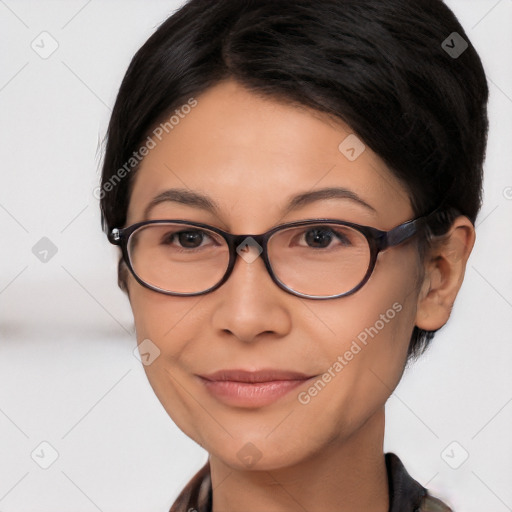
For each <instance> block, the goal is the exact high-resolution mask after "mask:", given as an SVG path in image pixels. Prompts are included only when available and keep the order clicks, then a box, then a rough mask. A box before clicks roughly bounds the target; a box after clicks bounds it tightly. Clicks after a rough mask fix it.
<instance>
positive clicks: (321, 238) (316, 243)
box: [304, 226, 352, 249]
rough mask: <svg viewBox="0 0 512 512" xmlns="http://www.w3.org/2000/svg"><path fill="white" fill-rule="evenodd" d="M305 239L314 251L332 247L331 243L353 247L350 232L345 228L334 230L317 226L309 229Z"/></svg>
mask: <svg viewBox="0 0 512 512" xmlns="http://www.w3.org/2000/svg"><path fill="white" fill-rule="evenodd" d="M304 239H305V241H306V243H307V244H308V246H309V247H311V248H313V249H324V248H326V247H329V246H330V245H331V242H336V241H338V242H340V243H341V245H344V246H351V245H352V242H351V237H350V231H349V230H344V229H343V228H338V229H334V228H333V227H329V226H316V227H313V228H308V229H307V230H306V231H305V233H304Z"/></svg>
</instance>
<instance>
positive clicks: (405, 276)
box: [127, 81, 419, 469]
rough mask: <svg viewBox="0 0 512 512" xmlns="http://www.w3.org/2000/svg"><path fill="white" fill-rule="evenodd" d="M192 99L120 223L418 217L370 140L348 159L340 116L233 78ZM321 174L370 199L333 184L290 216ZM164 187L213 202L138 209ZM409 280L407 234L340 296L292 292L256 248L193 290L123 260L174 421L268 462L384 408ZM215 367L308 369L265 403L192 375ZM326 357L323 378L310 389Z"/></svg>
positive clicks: (404, 341)
mask: <svg viewBox="0 0 512 512" xmlns="http://www.w3.org/2000/svg"><path fill="white" fill-rule="evenodd" d="M196 100H197V105H196V106H195V107H194V108H192V109H191V111H190V113H188V114H187V115H185V116H183V117H182V118H181V119H180V121H179V123H178V124H176V125H175V126H174V128H173V129H172V130H170V131H169V133H167V134H166V133H165V132H164V135H163V137H162V140H161V141H159V142H157V145H156V147H154V148H153V149H151V151H150V152H149V154H148V155H147V156H146V157H145V159H144V160H143V162H142V164H141V167H140V170H139V171H138V172H137V175H136V176H135V179H134V184H133V192H132V195H131V199H130V204H129V211H128V219H127V225H130V224H132V223H135V222H139V221H142V220H146V219H184V220H190V221H198V222H202V223H206V224H210V225H212V226H216V227H218V228H221V229H224V230H225V231H228V232H230V233H235V234H244V233H251V234H259V233H263V232H264V231H267V230H269V229H270V228H272V227H273V226H275V225H277V224H282V223H284V222H292V221H299V220H305V219H310V218H334V219H339V220H345V221H350V222H355V223H358V224H363V225H368V226H374V227H376V228H379V229H382V230H389V229H391V228H393V227H395V226H396V225H398V224H401V223H403V222H405V221H406V220H409V219H411V218H413V217H414V214H413V210H412V208H411V204H410V201H409V199H408V196H407V194H406V190H405V188H404V187H403V186H402V185H401V184H400V183H399V182H398V181H397V180H396V179H395V178H394V177H393V176H392V175H391V174H390V173H389V171H388V170H387V169H386V167H385V166H384V164H383V162H382V161H381V160H380V159H379V158H378V157H377V156H376V155H375V154H374V153H373V152H372V151H371V150H370V149H369V148H366V149H365V150H364V151H363V152H362V153H361V154H360V155H359V156H358V157H357V158H356V159H355V160H354V159H353V155H351V154H350V153H348V156H350V157H351V158H350V159H349V158H347V156H346V154H344V153H343V152H342V150H343V148H344V146H343V145H342V150H340V149H339V146H340V144H341V143H342V142H343V141H344V139H345V138H346V137H347V136H348V135H349V134H350V133H351V132H350V129H349V128H348V127H347V126H344V125H343V124H341V123H339V124H338V125H336V124H334V123H333V122H328V121H327V118H326V117H324V116H323V115H322V114H319V113H316V112H312V111H310V110H308V109H305V108H297V107H292V106H285V105H283V104H281V103H279V102H274V101H271V100H267V99H261V98H259V97H257V96H255V95H253V94H252V93H249V92H247V91H246V90H244V89H243V88H241V86H239V85H237V84H236V83H235V82H232V81H226V82H224V83H221V84H219V85H217V86H215V87H213V88H211V89H209V90H208V91H207V92H206V93H204V94H203V95H201V96H199V97H197V98H196ZM354 156H357V153H355V155H354ZM326 187H343V188H346V189H349V190H350V191H352V192H353V193H354V194H357V196H359V197H360V198H361V199H362V200H363V201H364V202H366V203H368V204H369V205H370V206H371V208H369V207H366V206H364V205H363V204H361V203H359V202H357V201H356V200H353V199H348V198H340V197H334V198H330V199H320V200H316V201H313V202H310V203H306V204H302V205H301V206H300V207H297V208H296V209H294V210H292V211H290V212H288V213H286V214H285V215H283V211H284V208H285V206H286V205H287V204H288V202H289V201H290V200H291V198H293V197H294V196H296V195H298V194H304V193H307V192H311V191H315V190H319V189H323V188H326ZM172 188H180V189H185V190H188V191H193V192H196V193H200V194H203V195H205V196H208V198H210V200H211V201H212V202H215V203H216V204H217V205H218V211H217V212H216V213H215V214H214V213H212V212H209V211H207V210H206V209H202V208H199V207H197V206H191V205H185V204H182V203H179V202H173V201H165V202H160V203H159V204H157V205H156V206H154V207H153V208H152V209H151V210H150V213H149V214H148V215H147V217H145V215H144V211H145V209H146V207H147V206H148V205H149V203H150V202H151V201H152V199H153V198H155V197H156V196H158V195H159V194H161V193H162V192H164V191H166V190H168V189H172ZM418 279H419V268H418V260H417V256H416V249H415V246H414V244H409V243H405V244H403V245H400V246H398V247H393V248H391V249H389V250H387V251H385V252H383V253H381V254H380V255H379V257H378V261H377V265H376V268H375V270H374V273H373V275H372V276H371V278H370V280H369V281H368V282H367V283H366V284H365V285H364V286H363V288H361V289H360V290H359V291H357V292H356V293H354V294H352V295H349V296H346V297H342V298H337V299H329V300H312V299H305V298H300V297H297V296H294V295H291V294H289V293H287V292H285V291H284V290H282V289H280V288H279V287H278V286H277V285H276V284H275V283H274V282H273V281H272V280H271V277H270V276H269V275H268V273H267V271H266V269H265V266H264V263H263V260H262V259H261V258H260V257H258V258H256V259H255V260H254V261H252V262H248V261H246V260H244V259H243V258H237V261H236V265H235V267H234V270H233V273H232V274H231V276H230V278H229V279H228V281H227V282H226V283H224V284H223V285H222V286H221V287H220V288H218V289H217V290H215V291H213V292H211V293H208V294H205V295H202V296H195V297H176V296H167V295H164V294H160V293H157V292H154V291H151V290H149V289H146V288H144V287H142V286H140V285H139V284H138V283H137V282H136V281H135V280H134V279H133V277H132V276H131V274H130V276H129V281H128V287H129V296H130V301H131V306H132V309H133V313H134V318H135V326H136V331H137V340H138V343H141V342H142V341H143V340H145V339H149V340H151V342H152V343H154V344H155V345H156V346H157V347H158V349H159V350H160V355H159V356H158V357H157V358H156V359H154V361H153V362H152V363H151V364H149V365H147V366H145V367H144V368H145V371H146V374H147V376H148V379H149V382H150V384H151V386H152V387H153V389H154V391H155V393H156V395H157V397H158V399H159V400H160V402H161V403H162V405H163V406H164V408H165V409H166V411H167V412H168V414H169V415H170V416H171V418H172V419H173V421H174V422H175V423H176V424H177V425H178V427H179V428H180V429H181V430H183V432H185V433H186V434H187V435H188V436H189V437H191V438H192V439H194V440H195V441H196V442H198V443H199V444H201V445H202V446H203V447H204V448H205V449H206V450H207V451H208V452H210V453H211V454H213V455H215V456H217V457H219V458H220V459H222V460H223V461H224V462H225V463H226V464H228V465H230V466H231V467H239V468H243V467H244V466H245V465H246V464H247V463H246V460H247V459H246V458H244V457H245V455H252V456H253V458H254V457H256V458H257V459H260V460H259V462H258V467H259V468H261V469H274V468H278V467H282V466H286V465H290V464H294V463H297V462H300V461H301V460H304V459H306V458H307V457H309V456H311V455H313V454H315V453H318V452H319V451H322V450H327V449H328V448H329V446H332V444H333V443H343V442H344V441H345V440H346V439H347V438H348V437H349V436H351V434H353V433H355V432H356V431H357V430H358V429H359V428H360V427H361V426H362V425H363V424H365V422H367V420H369V419H371V418H372V417H377V416H378V415H379V414H381V413H382V408H383V405H384V403H385V401H386V399H387V398H388V396H389V395H390V394H391V392H392V391H393V389H394V388H395V386H396V385H397V383H398V381H399V380H400V377H401V375H402V372H403V368H404V364H405V360H406V354H407V348H408V344H409V339H410V336H411V333H412V330H413V327H414V324H415V318H416V310H417V300H418V286H417V285H418ZM363 340H364V341H363ZM146 343H147V342H146ZM336 363H338V364H336ZM340 368H341V369H340ZM223 369H244V370H248V371H255V370H260V369H279V370H288V371H295V372H301V373H303V374H306V375H308V376H316V377H314V378H312V379H309V380H306V381H303V382H302V383H299V385H298V386H297V387H295V388H294V389H293V390H291V391H289V392H288V393H285V394H284V395H282V396H281V397H279V398H278V399H276V400H274V401H271V402H270V403H266V404H264V405H262V404H261V403H257V402H250V401H248V402H236V401H235V402H233V401H232V400H231V401H230V400H226V399H223V398H222V397H219V396H217V395H215V394H212V393H211V392H210V391H209V389H207V387H206V386H205V383H204V382H203V381H202V380H201V379H200V378H198V377H197V375H199V374H202V375H205V374H211V373H213V372H216V371H218V370H223ZM329 369H330V371H329ZM325 372H327V374H328V376H329V375H330V379H329V377H328V376H327V377H325V376H324V377H325V378H324V380H323V381H322V382H323V383H324V385H323V386H320V385H318V383H317V385H316V388H315V382H318V380H319V379H320V380H322V374H325ZM315 390H316V392H315ZM248 443H251V444H248Z"/></svg>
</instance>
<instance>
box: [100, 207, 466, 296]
mask: <svg viewBox="0 0 512 512" xmlns="http://www.w3.org/2000/svg"><path fill="white" fill-rule="evenodd" d="M450 213H452V214H455V215H457V214H459V211H458V210H456V209H455V208H449V209H447V210H443V209H441V207H440V206H438V207H437V208H436V209H434V210H433V211H431V212H430V213H428V214H426V215H423V216H421V217H416V218H415V219H412V220H408V221H406V222H404V223H403V224H400V225H398V226H396V227H394V228H392V229H390V230H389V231H382V230H380V229H377V228H374V227H371V226H364V225H360V224H355V223H353V222H346V221H340V220H337V219H326V218H321V219H307V220H301V221H295V222H288V223H285V224H279V225H277V226H275V227H273V228H272V229H270V230H269V231H267V232H265V233H262V234H259V235H234V234H232V233H228V232H227V231H223V230H222V229H219V228H216V227H214V226H210V225H208V224H203V223H201V222H192V221H186V220H181V219H179V220H173V219H168V220H167V219H166V220H147V221H143V222H137V223H136V224H132V225H131V226H127V227H125V228H114V229H112V230H111V231H110V233H108V240H109V242H110V243H111V244H113V245H117V246H119V247H120V248H121V251H122V256H123V260H124V262H125V263H126V265H127V266H128V268H129V270H130V272H131V273H132V275H133V276H134V278H135V279H136V280H137V282H138V283H139V284H141V285H142V286H144V287H146V288H148V289H150V290H153V291H155V292H159V293H163V294H165V295H173V296H181V297H192V296H197V295H204V294H206V293H210V292H213V291H214V290H216V289H217V288H219V287H220V286H222V285H223V284H224V283H225V282H226V281H227V280H228V279H229V276H230V275H231V272H232V271H233V268H234V266H235V262H236V258H237V256H238V255H239V254H238V253H237V252H236V249H237V247H238V246H240V244H242V242H244V241H245V240H246V238H249V237H250V238H253V239H254V240H255V241H256V242H257V243H258V244H259V245H260V247H261V248H262V252H261V254H260V256H261V257H262V258H263V261H264V263H265V267H266V269H267V271H268V273H269V275H270V277H271V278H272V280H273V281H274V283H276V284H277V286H279V288H281V289H282V290H284V291H286V292H288V293H291V294H292V295H295V296H297V297H303V298H307V299H315V300H323V299H336V298H340V297H346V296H347V295H351V294H353V293H355V292H356V291H357V290H359V289H360V288H362V287H363V286H364V285H365V284H366V282H367V281H368V279H370V276H371V275H372V273H373V271H374V269H375V264H376V262H377V256H378V255H379V253H380V252H382V251H384V250H386V249H388V248H389V247H394V246H397V245H399V244H401V243H403V242H405V241H406V240H408V239H410V238H412V237H413V236H414V235H415V234H417V233H419V232H420V230H421V229H423V228H424V227H426V226H428V225H429V224H430V222H432V221H433V220H441V221H446V220H448V217H449V214H450ZM168 223H173V224H186V225H187V226H193V227H197V228H203V229H208V230H210V231H213V232H215V233H217V234H219V235H220V236H222V237H223V238H224V240H225V241H226V243H227V245H228V248H229V262H228V266H227V269H226V272H225V273H224V276H223V277H222V279H221V280H220V281H219V282H218V283H217V284H216V285H214V286H211V287H210V288H208V289H206V290H204V291H202V292H192V293H178V292H170V291H167V290H164V289H162V288H158V287H156V286H153V285H151V284H149V283H146V282H145V281H143V280H142V279H141V278H140V277H139V276H138V275H137V273H136V272H135V270H134V269H133V266H132V263H131V260H130V255H129V253H128V243H129V240H130V237H131V236H132V235H133V233H135V232H136V231H137V230H138V229H139V228H141V227H143V226H147V225H150V224H168ZM322 223H329V224H337V225H340V226H348V227H350V228H353V229H355V230H357V231H359V232H360V233H362V234H363V235H364V237H365V238H366V240H367V241H368V245H369V247H370V262H369V265H368V270H367V271H366V274H365V276H364V277H363V279H362V280H361V282H360V283H359V284H358V285H357V286H355V287H353V288H352V289H351V290H349V291H348V292H344V293H341V294H338V295H307V294H304V293H300V292H297V291H295V290H293V289H291V288H289V287H288V286H286V285H285V284H284V283H282V282H281V281H279V279H278V278H277V277H276V276H275V275H274V272H273V270H272V267H271V265H270V261H269V258H268V253H267V244H268V240H269V239H270V237H271V236H272V235H274V234H275V233H277V232H278V231H281V230H283V229H287V228H291V227H298V226H308V225H318V224H322Z"/></svg>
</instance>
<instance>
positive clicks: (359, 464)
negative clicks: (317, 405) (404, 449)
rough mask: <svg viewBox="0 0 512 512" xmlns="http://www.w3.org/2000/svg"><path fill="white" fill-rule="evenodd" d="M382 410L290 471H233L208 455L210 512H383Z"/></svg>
mask: <svg viewBox="0 0 512 512" xmlns="http://www.w3.org/2000/svg"><path fill="white" fill-rule="evenodd" d="M383 442H384V407H382V409H380V410H379V411H377V412H376V413H375V414H374V415H373V416H372V417H370V418H369V419H368V420H367V421H366V423H365V424H364V425H362V426H361V427H360V428H359V429H358V430H357V431H356V432H354V433H353V434H352V435H351V436H350V437H349V438H344V439H339V438H335V439H333V440H332V441H331V442H329V443H328V444H325V445H324V446H323V448H322V450H320V451H316V452H315V453H314V454H313V455H312V456H310V457H308V458H306V459H303V460H301V461H300V462H299V463H297V464H294V465H292V466H283V467H280V468H277V469H273V470H270V471H262V470H260V471H256V470H252V471H251V470H239V469H238V468H232V467H230V466H227V465H226V464H224V463H223V462H222V460H221V459H219V458H218V457H215V456H213V455H211V454H210V473H211V478H212V488H213V494H212V498H213V504H212V505H213V506H212V512H242V511H244V512H263V511H265V512H292V511H293V512H296V511H297V510H303V511H308V512H325V510H336V511H337V512H360V511H361V510H364V511H365V512H388V510H389V493H388V476H387V471H386V464H385V458H384V453H383Z"/></svg>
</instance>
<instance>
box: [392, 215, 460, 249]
mask: <svg viewBox="0 0 512 512" xmlns="http://www.w3.org/2000/svg"><path fill="white" fill-rule="evenodd" d="M457 215H461V212H460V211H459V210H458V209H457V208H455V207H449V208H447V209H444V208H442V207H441V206H438V207H437V208H436V209H435V210H433V211H432V212H430V213H429V214H427V215H425V216H423V217H420V218H418V219H415V220H411V221H409V222H407V223H405V224H402V225H401V226H397V227H396V228H394V229H392V230H391V231H388V232H387V234H386V236H385V237H384V240H383V245H384V246H385V247H391V246H393V245H398V244H400V243H402V242H403V241H404V240H407V239H408V238H410V237H411V236H412V235H414V234H415V233H416V232H417V231H418V230H419V229H421V228H422V227H426V228H427V229H428V230H429V231H430V234H431V235H436V234H440V233H442V232H443V230H444V228H445V227H446V225H449V224H450V223H451V222H452V221H453V219H454V218H455V217H456V216H457ZM436 224H437V225H436Z"/></svg>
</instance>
